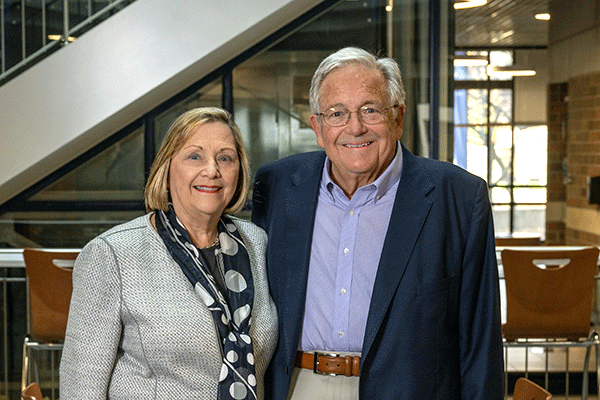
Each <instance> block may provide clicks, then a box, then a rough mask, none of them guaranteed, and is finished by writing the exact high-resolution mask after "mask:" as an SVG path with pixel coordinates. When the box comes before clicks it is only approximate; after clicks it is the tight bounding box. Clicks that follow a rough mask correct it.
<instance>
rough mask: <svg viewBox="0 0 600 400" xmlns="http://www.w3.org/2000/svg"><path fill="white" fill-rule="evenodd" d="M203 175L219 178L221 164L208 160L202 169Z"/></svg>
mask: <svg viewBox="0 0 600 400" xmlns="http://www.w3.org/2000/svg"><path fill="white" fill-rule="evenodd" d="M202 173H203V175H204V176H206V177H209V178H214V177H217V176H219V173H220V172H219V164H218V163H217V161H216V160H213V159H210V160H208V161H207V162H206V163H205V164H204V165H203V167H202Z"/></svg>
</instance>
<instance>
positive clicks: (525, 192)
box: [514, 187, 546, 204]
mask: <svg viewBox="0 0 600 400" xmlns="http://www.w3.org/2000/svg"><path fill="white" fill-rule="evenodd" d="M514 197H515V203H530V204H531V203H540V204H545V203H546V188H545V187H534V188H515V189H514Z"/></svg>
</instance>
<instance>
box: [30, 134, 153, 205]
mask: <svg viewBox="0 0 600 400" xmlns="http://www.w3.org/2000/svg"><path fill="white" fill-rule="evenodd" d="M143 133H144V131H143V128H139V129H137V130H136V131H135V132H133V133H132V134H130V135H128V136H127V137H125V138H124V139H122V140H120V141H118V142H117V143H115V144H114V145H112V146H111V147H109V148H108V149H106V150H104V151H103V152H101V153H100V154H98V155H97V156H95V157H93V158H92V159H90V160H89V161H87V162H85V163H84V164H82V165H81V166H79V167H78V168H77V169H75V170H73V171H71V172H69V173H68V174H67V175H65V176H63V177H62V178H60V179H59V180H57V181H56V182H54V183H53V184H51V185H50V186H48V187H46V188H45V189H44V190H42V191H40V192H38V193H37V194H35V195H33V196H32V197H31V198H30V200H37V201H98V200H107V201H115V200H142V199H143V197H144V183H145V178H144V135H143Z"/></svg>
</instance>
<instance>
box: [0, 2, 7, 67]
mask: <svg viewBox="0 0 600 400" xmlns="http://www.w3.org/2000/svg"><path fill="white" fill-rule="evenodd" d="M0 9H2V18H1V19H0V31H1V32H0V57H2V67H1V68H2V70H1V71H0V72H2V73H4V71H6V49H5V46H6V45H5V44H4V42H5V38H4V18H5V16H4V0H0Z"/></svg>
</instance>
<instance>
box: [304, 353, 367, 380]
mask: <svg viewBox="0 0 600 400" xmlns="http://www.w3.org/2000/svg"><path fill="white" fill-rule="evenodd" d="M296 367H298V368H305V369H310V370H312V371H313V372H314V373H315V374H329V375H345V376H358V373H359V371H360V357H359V356H342V355H340V354H332V353H319V352H314V353H304V352H302V351H299V352H297V353H296Z"/></svg>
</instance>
